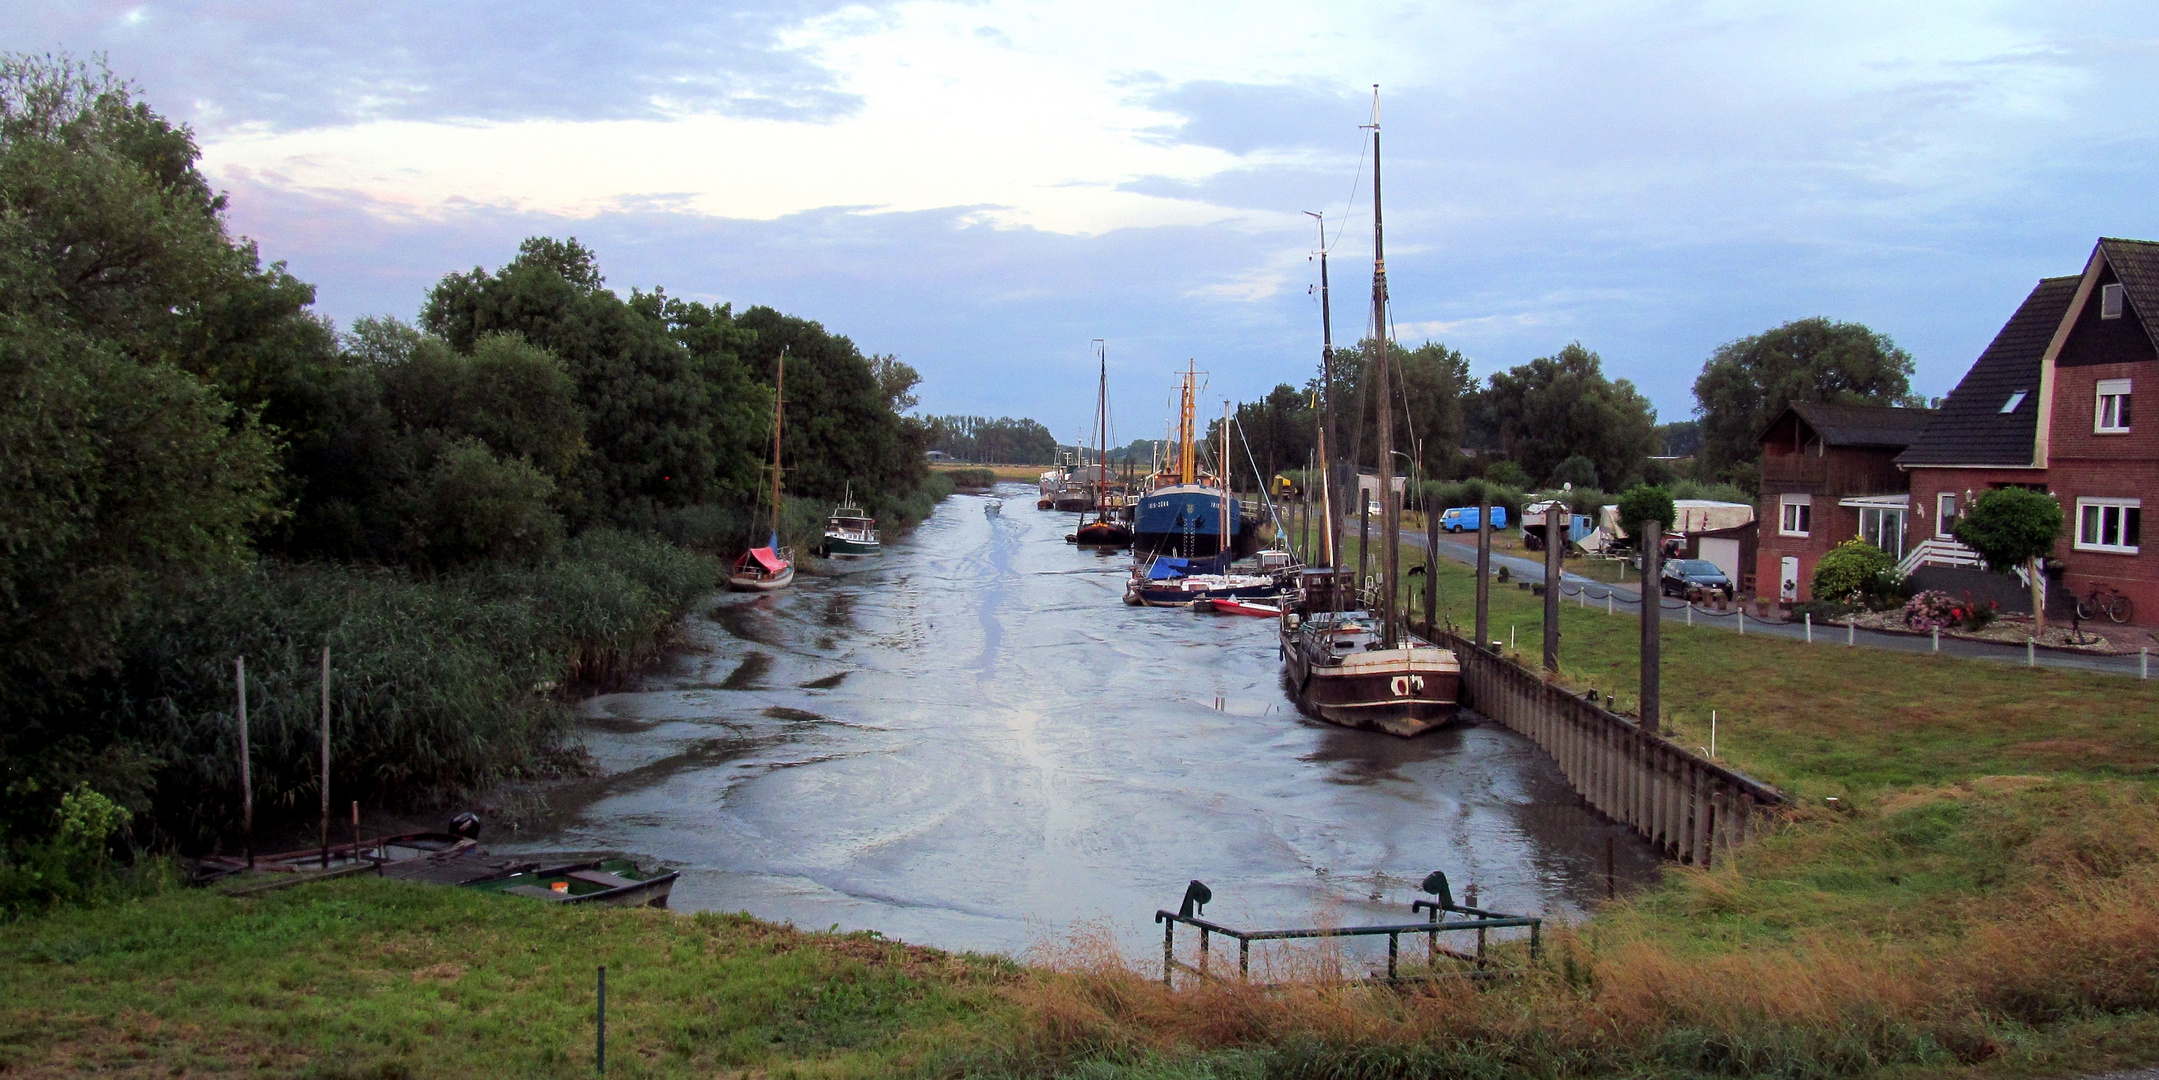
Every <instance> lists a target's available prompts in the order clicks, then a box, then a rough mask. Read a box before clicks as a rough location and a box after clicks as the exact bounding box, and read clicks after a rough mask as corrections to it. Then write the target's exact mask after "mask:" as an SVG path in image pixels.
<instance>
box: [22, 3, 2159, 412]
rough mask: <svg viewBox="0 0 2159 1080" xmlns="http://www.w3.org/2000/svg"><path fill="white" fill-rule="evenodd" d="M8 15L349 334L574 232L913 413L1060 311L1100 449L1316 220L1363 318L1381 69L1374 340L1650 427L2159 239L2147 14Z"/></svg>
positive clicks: (373, 10)
mask: <svg viewBox="0 0 2159 1080" xmlns="http://www.w3.org/2000/svg"><path fill="white" fill-rule="evenodd" d="M0 47H4V48H7V49H11V50H16V51H31V52H44V51H54V50H64V51H67V52H71V53H74V54H77V55H87V54H91V53H103V54H104V55H105V56H106V57H107V59H108V62H109V64H110V65H111V67H112V68H113V69H114V70H115V71H116V72H118V73H119V74H121V75H123V76H126V77H130V78H133V79H135V80H136V81H137V82H138V83H139V84H140V86H141V87H142V89H143V90H144V91H145V93H146V94H147V96H148V98H149V100H150V101H151V102H152V103H153V104H154V105H155V106H156V107H157V108H159V109H160V110H161V111H163V112H165V113H166V114H167V115H169V116H172V117H174V118H177V119H180V120H183V121H185V122H187V123H189V124H191V125H192V126H193V127H194V129H195V131H196V132H197V135H198V138H199V140H200V142H201V143H202V145H203V149H204V153H205V168H206V169H207V171H208V172H209V173H210V175H211V176H212V178H213V180H214V181H215V182H216V183H217V184H218V185H219V186H220V187H221V188H224V189H226V190H228V191H230V193H231V196H232V211H231V219H232V222H233V224H234V226H235V228H236V229H237V230H238V231H240V232H242V233H244V234H246V235H248V236H251V237H254V238H255V239H256V240H258V241H259V242H260V244H261V246H262V249H263V251H264V253H265V254H266V255H267V256H268V257H271V258H280V259H284V260H287V261H288V262H289V263H290V265H291V267H292V269H293V270H294V271H295V272H296V273H298V274H299V275H300V276H301V277H303V278H305V279H307V280H309V281H312V282H314V283H316V284H317V285H318V287H319V289H320V301H319V303H320V307H321V308H322V310H323V311H324V312H325V313H327V314H329V315H330V316H331V317H333V318H335V319H337V320H338V321H339V322H340V323H343V322H349V321H350V320H351V319H352V318H354V317H356V316H360V315H366V314H394V315H399V316H403V317H407V318H410V317H411V316H412V315H413V313H414V312H415V311H416V310H417V309H418V307H419V305H420V303H421V299H422V297H423V295H424V293H425V291H426V289H427V288H428V286H429V285H431V284H432V283H433V282H434V281H435V280H436V279H438V278H439V277H440V276H441V275H443V274H444V273H447V272H450V271H454V270H463V269H469V268H471V267H473V266H488V267H492V266H495V265H498V264H500V263H501V262H502V261H504V260H505V259H507V258H508V257H509V256H510V255H511V254H512V253H514V251H515V248H516V245H517V242H518V240H519V239H520V238H522V237H524V236H527V235H531V234H534V233H547V234H552V235H575V236H577V237H579V238H580V239H582V240H584V241H585V242H586V243H588V244H589V245H591V246H592V247H594V248H595V249H597V250H598V252H599V253H600V256H601V260H602V266H603V269H604V271H605V272H606V274H607V276H608V279H609V282H610V284H612V285H614V286H616V287H618V288H625V289H626V288H627V287H629V286H632V285H635V286H640V287H651V286H654V285H664V286H666V287H667V288H668V290H669V291H670V292H672V293H675V294H677V295H685V296H692V297H697V298H703V299H714V300H727V301H733V302H735V303H736V304H737V305H745V304H752V303H764V304H770V305H772V306H774V307H778V308H780V309H782V310H784V311H787V312H790V313H793V314H798V315H803V316H806V317H810V318H815V319H818V320H820V321H822V322H823V323H824V324H825V325H826V326H827V327H829V328H831V329H832V330H834V331H836V332H839V333H844V334H847V335H849V336H851V337H853V338H854V339H855V341H856V342H857V343H858V344H859V345H861V346H862V347H863V348H864V349H865V350H866V351H873V352H889V353H896V354H898V355H899V356H900V357H901V358H902V359H904V360H906V361H908V362H909V363H912V364H913V365H915V366H916V367H917V368H918V369H920V370H921V371H922V373H923V374H924V376H925V382H924V385H923V387H922V389H921V393H922V398H923V409H924V410H925V411H933V412H969V413H984V414H993V415H994V414H1012V415H1030V416H1035V417H1037V418H1039V419H1041V420H1043V421H1045V422H1046V423H1049V424H1050V425H1051V426H1052V428H1053V429H1054V430H1056V431H1057V432H1058V434H1059V435H1060V436H1062V437H1065V438H1070V437H1072V436H1073V435H1075V434H1076V433H1078V432H1079V431H1080V430H1081V429H1082V428H1084V427H1085V426H1086V425H1087V424H1088V422H1089V418H1090V416H1091V412H1092V405H1093V360H1092V354H1091V352H1090V350H1089V347H1088V341H1089V339H1091V338H1097V337H1099V338H1105V339H1107V340H1108V342H1109V356H1110V361H1111V368H1112V371H1111V378H1112V386H1113V396H1114V399H1115V406H1114V414H1115V416H1116V419H1117V435H1118V437H1119V439H1120V441H1122V440H1125V439H1130V438H1135V437H1144V436H1148V435H1152V434H1157V433H1159V432H1160V430H1161V424H1162V422H1163V418H1164V413H1165V408H1166V403H1167V400H1168V397H1169V394H1170V391H1171V385H1172V384H1171V374H1170V373H1171V371H1172V370H1173V369H1175V368H1179V367H1182V365H1183V363H1184V361H1185V360H1186V359H1187V358H1192V359H1195V360H1196V361H1197V362H1198V363H1199V366H1200V367H1201V368H1203V369H1205V370H1207V371H1209V372H1210V373H1211V375H1210V386H1209V393H1208V398H1209V400H1210V401H1212V402H1215V403H1219V401H1220V400H1221V399H1223V398H1236V399H1247V398H1251V397H1255V396H1257V395H1259V394H1261V393H1264V392H1265V390H1266V389H1267V388H1268V387H1271V386H1273V385H1274V384H1275V383H1277V382H1282V381H1290V382H1301V381H1302V380H1303V379H1304V378H1305V377H1307V376H1308V375H1309V373H1310V372H1311V370H1312V368H1313V366H1314V364H1315V363H1316V357H1317V353H1318V325H1319V318H1318V311H1317V306H1316V303H1315V301H1314V299H1313V297H1312V296H1311V295H1310V293H1309V286H1310V285H1311V284H1312V283H1313V282H1314V281H1316V279H1317V269H1316V265H1315V264H1313V263H1312V261H1311V259H1310V254H1311V250H1312V249H1313V248H1314V247H1315V245H1316V243H1317V239H1316V237H1315V234H1314V230H1313V228H1312V224H1311V219H1309V218H1307V217H1304V216H1303V214H1302V211H1306V210H1317V211H1323V212H1325V213H1326V214H1327V215H1328V216H1329V218H1330V219H1331V220H1334V221H1336V222H1340V221H1342V220H1343V219H1344V215H1345V214H1347V219H1346V223H1347V227H1346V228H1344V229H1342V230H1341V232H1340V233H1339V234H1338V238H1337V239H1334V240H1333V243H1334V246H1333V256H1332V257H1333V259H1334V267H1333V269H1334V280H1335V283H1336V285H1337V289H1336V292H1335V299H1336V305H1335V313H1336V317H1337V318H1336V322H1337V327H1338V330H1339V334H1338V336H1340V337H1343V338H1345V339H1347V338H1350V337H1352V336H1354V335H1355V333H1356V332H1357V331H1358V329H1359V328H1360V327H1361V326H1363V325H1364V323H1365V321H1366V320H1365V307H1366V304H1365V299H1364V295H1365V290H1366V289H1367V288H1368V284H1369V279H1370V273H1371V269H1370V261H1369V260H1370V256H1371V244H1370V219H1369V213H1370V200H1369V197H1368V190H1369V189H1368V187H1367V188H1365V189H1364V190H1361V191H1358V192H1357V193H1356V195H1355V200H1354V203H1352V202H1351V196H1352V191H1353V188H1354V187H1356V178H1357V177H1358V176H1359V175H1360V163H1361V162H1362V161H1363V151H1364V143H1363V133H1362V132H1360V131H1359V130H1358V126H1359V125H1360V124H1363V123H1365V122H1366V121H1367V119H1368V114H1369V110H1370V107H1371V103H1370V93H1371V91H1370V86H1371V84H1373V83H1379V84H1381V85H1382V101H1381V119H1382V121H1383V123H1384V131H1385V151H1386V192H1387V222H1388V234H1387V235H1388V256H1389V257H1388V269H1389V275H1390V281H1391V285H1392V290H1393V297H1394V320H1395V326H1396V329H1397V332H1398V334H1399V335H1400V336H1401V337H1403V338H1406V339H1408V340H1410V341H1412V342H1415V341H1418V340H1422V339H1424V338H1426V337H1430V338H1433V339H1435V340H1440V341H1444V342H1446V343H1448V344H1450V345H1453V346H1455V347H1456V348H1459V349H1461V350H1462V351H1463V352H1464V353H1466V354H1467V355H1468V356H1469V357H1470V358H1471V361H1472V366H1473V370H1475V371H1476V372H1477V373H1478V374H1479V375H1484V374H1489V373H1490V372H1492V371H1495V370H1499V369H1501V368H1505V367H1508V366H1511V365H1514V364H1518V363H1521V362H1523V361H1525V360H1528V359H1530V358H1533V357H1536V356H1542V355H1546V354H1549V353H1551V352H1552V351H1554V350H1556V349H1558V348H1559V347H1561V346H1563V345H1565V344H1566V343H1568V342H1569V341H1574V340H1580V341H1581V342H1583V343H1584V344H1585V345H1587V346H1589V347H1590V348H1592V349H1595V350H1596V351H1598V352H1599V353H1600V354H1602V355H1603V357H1604V359H1605V364H1606V368H1607V370H1608V371H1609V372H1611V373H1612V374H1615V375H1620V376H1624V377H1627V378H1630V379H1633V380H1634V381H1635V382H1636V383H1637V384H1639V385H1640V386H1641V387H1642V388H1643V389H1644V390H1645V391H1646V392H1647V393H1648V394H1649V396H1650V397H1651V399H1652V400H1653V401H1654V402H1655V403H1656V405H1657V408H1658V411H1659V414H1660V417H1661V418H1662V419H1667V420H1671V419H1684V418H1686V417H1687V416H1689V415H1690V414H1691V411H1692V404H1693V402H1692V397H1691V394H1690V388H1691V385H1692V382H1693V379H1694V376H1695V374H1696V373H1697V372H1698V371H1699V370H1700V367H1701V363H1702V361H1703V359H1704V358H1706V357H1707V356H1708V354H1709V353H1710V352H1711V350H1713V349H1714V348H1715V347H1716V346H1717V345H1718V344H1719V343H1721V342H1724V341H1727V340H1730V339H1731V338H1734V337H1738V336H1741V335H1744V334H1748V333H1753V332H1757V331H1760V330H1762V329H1765V328H1768V327H1770V326H1774V325H1776V324H1778V323H1780V322H1783V321H1785V320H1787V319H1793V318H1800V317H1804V316H1810V315H1826V316H1829V317H1832V318H1838V319H1851V320H1857V321H1861V322H1865V323H1867V324H1869V325H1871V326H1873V327H1875V328H1876V329H1878V330H1882V331H1885V332H1887V333H1889V334H1890V335H1892V336H1893V337H1895V338H1896V340H1897V341H1898V342H1899V343H1901V344H1902V345H1904V346H1905V347H1906V348H1907V349H1908V350H1910V351H1911V352H1912V353H1913V355H1914V356H1915V357H1916V358H1917V360H1918V365H1919V371H1918V377H1917V388H1918V389H1919V390H1920V391H1921V392H1923V393H1928V394H1941V393H1946V392H1947V390H1948V389H1949V387H1950V386H1952V385H1953V384H1954V383H1955V381H1956V379H1957V378H1958V376H1960V375H1961V374H1962V373H1963V371H1964V369H1965V367H1966V366H1967V365H1968V364H1969V363H1970V362H1971V360H1972V358H1973V357H1974V356H1976V355H1977V353H1978V352H1979V350H1980V349H1981V348H1983V347H1984V346H1985V344H1986V342H1987V340H1988V339H1989V338H1990V337H1991V336H1992V335H1993V332H1994V331H1995V330H1996V329H1997V328H1998V327H1999V326H2000V324H2001V322H2002V320H2004V319H2005V318H2007V316H2008V314H2009V313H2010V311H2011V310H2012V309H2013V308H2014V306H2015V304H2016V302H2017V301H2018V300H2019V299H2021V298H2022V296H2023V294H2024V293H2025V292H2026V291H2027V290H2028V289H2029V288H2030V286H2031V284H2032V282H2033V281H2034V280H2036V279H2037V278H2039V277H2041V276H2046V275H2052V274H2061V273H2069V272H2074V271H2076V270H2079V269H2081V267H2082V265H2083V260H2084V258H2085V256H2086V255H2087V254H2088V252H2089V251H2090V248H2091V245H2092V242H2093V240H2094V239H2095V238H2096V237H2098V236H2100V235H2111V236H2131V237H2141V238H2159V198H2155V197H2154V193H2155V191H2159V7H2155V6H2154V5H2152V4H2150V3H2149V2H2148V0H2144V2H2120V3H2107V2H2091V3H2078V4H2063V3H2058V2H2056V3H2011V2H2004V3H1976V2H1975V3H1953V4H1951V3H1942V4H1927V3H1897V4H1883V3H1879V2H1871V0H1870V2H1865V3H1855V2H1844V0H1812V2H1803V3H1778V2H1748V3H1740V2H1729V3H1709V2H1703V3H1661V4H1658V3H1588V2H1584V3H1569V2H1566V0H1546V2H1539V3H1518V2H1489V3H1432V4H1423V5H1396V4H1373V5H1355V4H1346V3H1344V4H1330V5H1314V4H1269V3H1237V4H1182V5H1162V4H1143V3H1122V2H1090V3H1086V4H1029V3H1018V2H1008V0H982V2H972V3H958V2H942V0H910V2H905V3H898V4H884V5H864V4H852V3H848V4H841V3H819V2H804V3H774V4H761V5H733V6H729V5H709V4H706V5H696V4H676V3H658V2H656V3H644V4H608V5H595V4H557V3H545V2H542V3H528V4H519V5H508V4H481V3H473V4H463V5H459V4H440V3H434V4H421V3H401V2H388V3H380V4H370V5H352V4H329V3H307V2H296V3H284V4H275V5H256V4H241V3H231V2H225V3H196V4H165V3H154V2H153V3H97V2H91V3H72V4H62V3H48V2H44V0H29V2H27V3H24V2H20V0H19V2H18V3H16V4H13V5H10V8H9V11H8V13H7V14H5V15H0ZM1363 167H1364V168H1365V169H1366V170H1367V171H1365V172H1363V173H1362V176H1363V177H1364V182H1365V183H1366V184H1368V183H1369V171H1368V165H1364V166H1363ZM1335 235H1336V234H1334V233H1333V229H1332V227H1330V236H1331V237H1334V236H1335ZM1214 407H1218V404H1217V405H1216V406H1214Z"/></svg>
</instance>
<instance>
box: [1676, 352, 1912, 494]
mask: <svg viewBox="0 0 2159 1080" xmlns="http://www.w3.org/2000/svg"><path fill="white" fill-rule="evenodd" d="M1911 375H1912V358H1911V356H1910V355H1909V354H1908V353H1906V352H1905V351H1904V350H1903V349H1900V348H1898V347H1897V344H1896V342H1894V341H1891V340H1890V339H1889V335H1887V334H1880V333H1876V332H1875V331H1873V330H1870V329H1868V328H1867V327H1866V326H1864V325H1862V324H1860V323H1847V322H1831V321H1829V320H1828V319H1823V318H1812V319H1799V320H1796V321H1794V322H1788V323H1785V324H1784V325H1782V326H1779V327H1777V328H1775V329H1773V330H1768V331H1764V332H1763V333H1760V334H1756V335H1754V336H1753V337H1744V338H1740V339H1738V340H1736V341H1728V342H1726V343H1724V344H1723V345H1721V346H1718V348H1717V351H1716V352H1715V353H1714V354H1712V355H1711V356H1710V358H1709V361H1708V362H1707V363H1705V364H1703V365H1702V374H1701V375H1700V376H1699V377H1698V378H1696V379H1695V380H1694V400H1695V405H1696V411H1697V412H1698V413H1700V414H1701V420H1702V430H1701V454H1702V457H1703V459H1704V464H1705V465H1707V466H1708V467H1709V468H1710V469H1711V470H1712V471H1713V472H1712V473H1711V474H1709V475H1705V477H1704V478H1705V479H1709V478H1722V477H1729V476H1736V475H1738V474H1740V473H1743V472H1747V471H1750V470H1752V469H1753V468H1755V467H1756V466H1757V465H1758V464H1759V463H1760V461H1761V446H1760V444H1759V443H1758V442H1756V439H1757V438H1758V437H1759V436H1760V435H1761V433H1762V428H1763V427H1764V426H1765V425H1767V424H1768V423H1769V421H1770V420H1772V419H1774V418H1775V417H1776V415H1777V414H1778V413H1780V412H1783V411H1784V407H1785V406H1787V405H1789V404H1791V403H1792V402H1795V401H1822V402H1830V403H1835V404H1846V405H1919V404H1922V402H1921V401H1920V400H1919V399H1918V398H1916V397H1914V396H1913V395H1912V393H1911ZM1750 486H1751V485H1750Z"/></svg>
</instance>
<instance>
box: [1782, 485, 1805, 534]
mask: <svg viewBox="0 0 2159 1080" xmlns="http://www.w3.org/2000/svg"><path fill="white" fill-rule="evenodd" d="M1783 502H1784V518H1783V520H1782V521H1781V522H1780V523H1779V528H1778V530H1777V531H1779V532H1781V533H1783V534H1784V535H1786V536H1805V535H1807V532H1808V530H1809V529H1811V528H1812V527H1813V525H1814V505H1813V503H1814V500H1813V498H1812V497H1811V496H1807V495H1786V496H1783Z"/></svg>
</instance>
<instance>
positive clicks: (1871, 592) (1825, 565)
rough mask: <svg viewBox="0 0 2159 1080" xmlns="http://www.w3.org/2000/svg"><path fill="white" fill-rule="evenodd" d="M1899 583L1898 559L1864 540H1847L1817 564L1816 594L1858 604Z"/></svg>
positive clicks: (1815, 572) (1815, 576) (1893, 588)
mask: <svg viewBox="0 0 2159 1080" xmlns="http://www.w3.org/2000/svg"><path fill="white" fill-rule="evenodd" d="M1898 584H1899V575H1898V574H1897V561H1896V560H1895V559H1892V558H1890V557H1889V553H1888V552H1886V551H1883V550H1882V549H1880V548H1878V547H1875V546H1874V545H1873V544H1870V543H1867V542H1866V541H1864V540H1856V539H1855V540H1846V541H1845V542H1843V543H1841V544H1838V545H1837V546H1836V547H1835V548H1834V549H1832V550H1830V551H1829V552H1828V553H1827V554H1825V555H1823V556H1822V558H1821V561H1819V562H1817V563H1815V564H1814V596H1815V597H1816V598H1818V599H1823V600H1840V601H1843V602H1845V603H1848V604H1852V605H1855V606H1856V605H1858V604H1860V603H1863V602H1864V601H1865V600H1866V598H1867V597H1869V596H1879V595H1882V594H1884V593H1888V592H1892V591H1894V590H1895V588H1896V587H1897V585H1898Z"/></svg>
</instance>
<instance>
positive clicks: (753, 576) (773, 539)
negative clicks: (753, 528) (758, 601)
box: [727, 346, 795, 592]
mask: <svg viewBox="0 0 2159 1080" xmlns="http://www.w3.org/2000/svg"><path fill="white" fill-rule="evenodd" d="M786 409H787V349H786V347H785V346H782V347H781V349H780V371H779V378H778V379H777V380H776V382H775V384H774V386H773V390H772V530H771V532H770V534H769V535H768V537H767V538H766V540H765V546H763V547H753V548H751V549H750V550H748V551H745V552H743V553H742V557H741V558H739V559H736V560H735V568H734V570H732V571H731V572H729V573H728V575H727V587H728V588H730V589H739V590H742V591H744V592H771V591H772V590H774V589H784V588H786V587H787V586H788V585H789V584H790V583H792V582H793V581H794V580H795V560H794V553H793V552H791V551H788V550H786V549H785V548H782V547H780V427H781V424H782V423H783V422H784V420H785V418H786Z"/></svg>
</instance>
